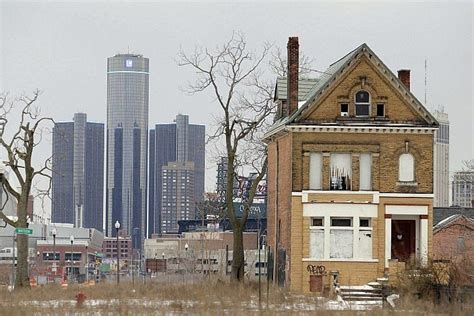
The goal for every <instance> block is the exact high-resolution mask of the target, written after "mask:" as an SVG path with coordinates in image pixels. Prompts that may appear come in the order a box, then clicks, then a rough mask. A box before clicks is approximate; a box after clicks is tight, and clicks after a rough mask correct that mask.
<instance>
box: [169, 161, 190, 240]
mask: <svg viewBox="0 0 474 316" xmlns="http://www.w3.org/2000/svg"><path fill="white" fill-rule="evenodd" d="M161 175H162V190H161V194H162V197H161V198H162V200H161V201H162V203H161V205H162V207H161V233H177V232H178V228H179V227H178V221H179V220H186V219H194V218H196V202H197V201H196V197H195V192H194V189H195V183H194V180H195V168H194V162H169V163H168V164H167V165H166V166H163V167H162V172H161Z"/></svg>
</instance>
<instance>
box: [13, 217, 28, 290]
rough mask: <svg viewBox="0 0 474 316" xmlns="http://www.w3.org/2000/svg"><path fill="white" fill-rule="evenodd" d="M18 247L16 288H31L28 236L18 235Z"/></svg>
mask: <svg viewBox="0 0 474 316" xmlns="http://www.w3.org/2000/svg"><path fill="white" fill-rule="evenodd" d="M18 227H19V226H18ZM16 247H17V253H18V254H17V256H18V257H17V258H18V259H17V264H16V279H15V287H16V288H19V287H29V286H30V279H29V277H28V235H18V236H17V237H16Z"/></svg>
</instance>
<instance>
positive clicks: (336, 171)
mask: <svg viewBox="0 0 474 316" xmlns="http://www.w3.org/2000/svg"><path fill="white" fill-rule="evenodd" d="M351 179H352V160H351V154H339V153H336V154H331V165H330V189H331V190H350V189H351Z"/></svg>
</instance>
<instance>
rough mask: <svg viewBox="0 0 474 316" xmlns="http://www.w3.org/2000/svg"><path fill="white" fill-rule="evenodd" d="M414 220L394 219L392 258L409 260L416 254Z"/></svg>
mask: <svg viewBox="0 0 474 316" xmlns="http://www.w3.org/2000/svg"><path fill="white" fill-rule="evenodd" d="M415 223H416V221H414V220H392V259H398V260H399V261H407V260H408V259H409V258H410V257H411V256H412V255H415V234H416V231H415Z"/></svg>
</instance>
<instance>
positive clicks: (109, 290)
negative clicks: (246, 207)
mask: <svg viewBox="0 0 474 316" xmlns="http://www.w3.org/2000/svg"><path fill="white" fill-rule="evenodd" d="M79 292H82V293H84V294H85V295H86V296H87V299H86V301H85V302H84V304H83V306H82V307H77V306H76V300H75V296H76V295H77V294H78V293H79ZM471 302H472V301H471ZM469 306H470V308H469ZM472 307H473V305H472V304H471V305H469V304H467V305H466V304H464V305H462V306H461V305H444V306H440V305H434V304H432V303H431V302H429V301H428V302H427V301H414V300H413V299H408V298H405V299H402V300H401V302H400V306H399V307H397V308H396V309H388V308H387V309H381V308H374V309H371V310H366V311H354V310H352V311H351V310H344V309H343V308H342V307H341V306H340V305H339V304H338V302H337V301H336V300H329V299H327V298H318V297H315V296H301V295H292V294H290V293H288V292H285V291H281V290H279V289H276V288H271V289H270V293H269V296H268V304H267V295H266V286H265V285H263V286H262V301H261V306H260V307H259V303H258V287H257V285H256V283H249V282H247V283H245V284H242V285H240V284H231V283H229V282H227V281H221V280H218V279H210V280H209V279H207V280H205V281H200V282H195V283H190V284H166V283H156V282H148V283H147V284H143V283H135V285H134V286H132V284H131V283H126V282H124V283H121V284H120V286H117V285H116V284H115V283H108V284H107V283H104V284H98V285H95V286H89V287H84V286H80V285H73V286H70V287H68V288H66V289H63V288H60V287H59V286H57V285H50V286H43V287H36V288H33V289H27V290H18V291H14V292H12V293H10V292H9V291H8V290H7V289H6V288H1V289H0V315H107V316H109V315H193V314H194V315H285V314H290V315H315V314H318V315H359V314H361V313H364V314H369V315H380V314H387V315H388V314H390V315H408V314H413V315H431V314H439V315H443V314H444V315H462V314H465V315H473V314H474V313H473V312H474V309H471V308H472Z"/></svg>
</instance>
